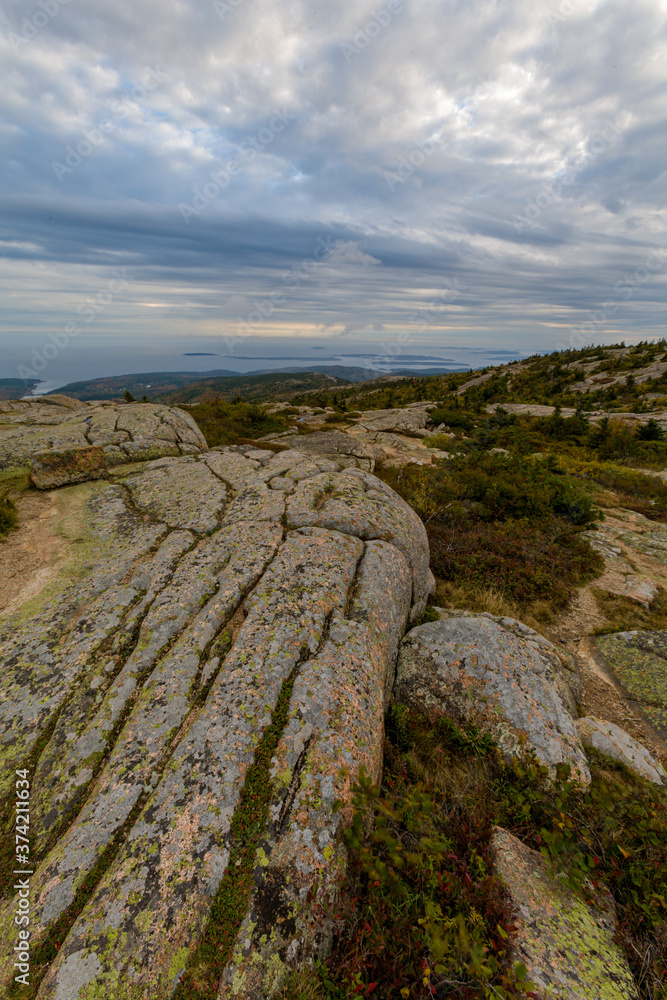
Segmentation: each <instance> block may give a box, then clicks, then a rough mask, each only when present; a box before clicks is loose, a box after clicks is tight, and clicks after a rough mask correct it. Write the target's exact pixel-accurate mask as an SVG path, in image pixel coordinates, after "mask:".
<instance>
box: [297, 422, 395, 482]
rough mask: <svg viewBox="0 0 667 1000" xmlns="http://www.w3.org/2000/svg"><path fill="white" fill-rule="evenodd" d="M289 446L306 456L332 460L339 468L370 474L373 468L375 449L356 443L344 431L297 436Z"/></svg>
mask: <svg viewBox="0 0 667 1000" xmlns="http://www.w3.org/2000/svg"><path fill="white" fill-rule="evenodd" d="M289 444H290V448H295V449H297V450H298V451H302V452H305V453H306V454H309V455H321V456H322V457H323V458H329V459H332V460H334V461H336V462H338V464H339V466H341V467H342V466H351V467H354V466H356V467H358V468H364V469H367V470H368V471H369V472H372V471H373V468H374V466H375V449H374V448H373V447H372V445H369V444H365V443H364V442H362V441H358V440H357V439H356V438H355V437H352V435H351V434H345V432H344V431H313V433H312V434H299V435H298V436H297V437H294V438H292V439H290V442H289ZM341 458H342V459H343V461H342V462H341Z"/></svg>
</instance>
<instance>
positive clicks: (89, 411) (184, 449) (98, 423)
mask: <svg viewBox="0 0 667 1000" xmlns="http://www.w3.org/2000/svg"><path fill="white" fill-rule="evenodd" d="M91 446H96V447H99V448H102V450H103V452H104V455H105V458H106V462H107V465H109V466H114V465H122V464H123V463H125V462H133V461H136V460H139V459H142V460H145V459H154V458H159V457H160V456H161V455H194V454H199V453H200V452H202V451H207V445H206V441H205V440H204V437H203V435H202V433H201V431H200V430H199V428H198V427H197V425H196V423H195V422H194V420H193V419H192V417H191V416H190V414H189V413H186V412H185V411H184V410H178V409H175V408H174V407H171V406H162V405H160V404H158V403H94V402H93V403H82V402H81V401H80V400H78V399H70V398H69V397H67V396H58V395H54V396H42V397H38V398H35V399H18V400H7V401H4V402H3V401H0V469H4V468H7V467H9V466H22V465H23V466H26V465H30V464H31V462H32V460H33V458H34V457H35V455H36V453H37V452H45V451H46V452H54V451H55V452H70V451H72V450H73V449H81V448H89V447H91ZM38 471H39V470H38ZM65 481H68V482H76V481H77V480H75V479H72V480H65ZM54 485H59V484H58V483H55V484H54ZM43 488H45V489H46V488H49V487H48V485H47V486H44V487H43Z"/></svg>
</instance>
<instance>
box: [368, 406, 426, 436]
mask: <svg viewBox="0 0 667 1000" xmlns="http://www.w3.org/2000/svg"><path fill="white" fill-rule="evenodd" d="M436 406H437V404H436V403H428V402H424V403H412V404H410V405H409V406H407V407H405V409H391V410H365V411H364V412H363V413H362V414H361V417H360V418H359V420H358V421H357V423H356V426H357V427H358V428H361V429H363V430H364V431H367V432H373V431H374V432H380V431H389V432H393V433H395V434H408V435H411V436H414V437H424V434H425V429H426V427H427V425H428V423H429V412H430V411H431V410H433V409H435V407H436Z"/></svg>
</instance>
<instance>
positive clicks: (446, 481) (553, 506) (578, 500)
mask: <svg viewBox="0 0 667 1000" xmlns="http://www.w3.org/2000/svg"><path fill="white" fill-rule="evenodd" d="M376 471H377V474H378V475H379V476H381V478H382V479H384V481H385V482H386V483H388V484H389V485H390V486H392V487H393V488H394V489H395V490H396V491H397V492H398V493H400V495H401V496H402V497H403V498H404V499H405V500H406V501H407V502H408V503H409V504H410V506H412V507H413V508H414V509H415V510H416V511H417V513H418V514H419V515H420V517H421V518H422V520H423V521H424V524H425V525H426V531H427V533H428V538H429V545H430V550H431V567H432V569H433V572H434V573H435V574H436V577H437V578H438V580H439V581H440V586H439V591H438V598H439V599H441V600H444V601H445V602H447V603H450V604H451V603H456V604H457V605H458V606H464V607H470V606H473V607H474V606H475V601H474V598H475V594H476V593H478V592H479V591H480V590H482V591H484V590H486V591H488V590H491V591H492V592H495V593H497V594H499V595H501V596H502V597H504V598H505V600H506V602H509V603H510V604H511V605H513V606H515V607H516V608H517V609H518V610H520V611H521V612H525V611H526V610H528V609H530V610H532V611H533V614H535V615H536V616H537V618H538V619H541V620H546V621H549V620H550V619H551V618H552V617H553V616H554V614H555V613H556V612H557V611H558V610H560V609H562V608H563V607H564V606H565V604H566V603H567V601H568V599H569V597H570V596H571V594H572V591H573V589H574V588H575V587H576V586H580V585H581V584H583V583H586V582H587V581H588V580H591V579H593V578H594V577H595V576H597V575H598V574H599V573H600V572H601V571H602V568H603V563H602V558H601V557H600V556H599V555H598V554H597V553H596V552H594V551H593V550H592V549H591V548H590V546H589V545H588V543H587V542H586V541H585V540H584V539H582V538H581V537H580V532H581V530H582V529H583V528H585V527H590V525H591V524H592V523H593V522H594V520H595V519H596V517H597V516H599V515H598V513H597V512H596V510H595V508H594V507H593V504H592V502H591V498H590V496H589V495H588V493H587V491H586V490H585V488H583V487H582V486H581V485H580V484H579V483H577V481H576V480H575V479H572V478H571V477H568V476H566V475H565V474H564V473H563V470H562V469H561V468H560V467H559V466H558V464H557V463H556V461H555V460H554V459H553V458H549V459H548V460H546V461H541V460H540V459H531V458H516V459H514V460H513V461H508V459H507V458H506V457H505V456H504V455H499V454H495V453H489V452H478V451H471V452H470V453H469V454H467V455H457V456H455V457H453V458H451V459H449V460H446V461H442V462H439V463H438V464H437V465H431V466H419V465H407V466H404V467H403V468H401V469H397V468H395V467H393V466H385V467H383V468H381V469H378V470H376ZM454 597H456V600H454ZM484 610H486V608H484ZM489 610H491V609H489ZM501 613H502V611H501Z"/></svg>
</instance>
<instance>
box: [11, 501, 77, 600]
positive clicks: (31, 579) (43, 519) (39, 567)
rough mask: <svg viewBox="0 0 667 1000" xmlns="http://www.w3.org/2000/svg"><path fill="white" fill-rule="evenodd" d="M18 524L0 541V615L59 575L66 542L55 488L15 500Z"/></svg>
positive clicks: (27, 598)
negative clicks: (59, 522) (59, 523)
mask: <svg viewBox="0 0 667 1000" xmlns="http://www.w3.org/2000/svg"><path fill="white" fill-rule="evenodd" d="M16 508H17V511H18V525H17V527H16V529H15V530H14V531H11V532H10V533H9V535H8V536H7V538H6V539H5V541H4V542H1V543H0V617H2V616H4V615H7V614H11V613H12V612H14V611H17V610H18V609H19V607H21V606H22V605H23V604H24V603H25V602H26V601H29V600H31V599H32V598H33V597H35V596H36V595H37V594H39V593H40V591H41V590H42V589H43V588H44V587H45V586H46V585H47V584H49V583H51V581H52V580H54V579H55V578H56V576H57V575H58V567H59V566H60V565H61V564H62V559H63V557H64V555H65V549H66V547H67V546H66V543H65V542H64V540H63V538H62V536H61V535H60V534H59V532H58V515H59V505H58V497H57V493H56V492H55V491H51V492H48V493H37V492H36V491H35V492H33V491H30V492H29V493H25V494H24V495H23V496H22V497H20V498H19V499H18V500H17V501H16Z"/></svg>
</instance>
